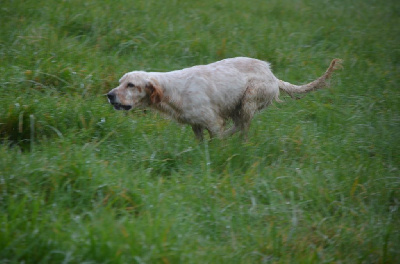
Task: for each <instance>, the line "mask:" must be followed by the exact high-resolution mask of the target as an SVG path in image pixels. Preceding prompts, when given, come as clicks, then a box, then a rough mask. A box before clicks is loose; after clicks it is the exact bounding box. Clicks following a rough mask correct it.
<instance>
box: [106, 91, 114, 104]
mask: <svg viewBox="0 0 400 264" xmlns="http://www.w3.org/2000/svg"><path fill="white" fill-rule="evenodd" d="M107 97H108V100H109V101H110V103H113V102H114V101H115V94H113V93H108V94H107Z"/></svg>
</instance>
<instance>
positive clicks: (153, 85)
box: [146, 79, 163, 104]
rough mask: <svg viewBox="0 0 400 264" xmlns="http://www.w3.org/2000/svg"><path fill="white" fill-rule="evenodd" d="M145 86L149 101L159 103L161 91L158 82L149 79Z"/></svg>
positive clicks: (161, 96)
mask: <svg viewBox="0 0 400 264" xmlns="http://www.w3.org/2000/svg"><path fill="white" fill-rule="evenodd" d="M146 88H147V89H148V91H149V95H150V101H151V103H152V104H158V103H160V102H161V100H162V98H163V91H162V89H161V86H160V84H159V83H158V82H157V81H156V80H154V79H151V80H150V81H149V82H148V83H147V85H146Z"/></svg>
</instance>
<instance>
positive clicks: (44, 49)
mask: <svg viewBox="0 0 400 264" xmlns="http://www.w3.org/2000/svg"><path fill="white" fill-rule="evenodd" d="M399 13H400V4H399V3H398V1H394V0H393V1H392V0H388V1H384V2H383V1H374V0H366V1H360V0H340V1H329V0H324V1H316V0H301V1H289V0H279V1H278V0H270V1H261V0H254V1H250V2H249V1H243V0H238V1H225V0H223V1H217V2H216V1H211V0H203V1H179V0H175V1H164V2H162V1H154V0H147V1H141V0H140V1H128V0H118V1H108V0H99V1H85V2H82V1H74V0H71V1H52V0H50V1H42V0H36V1H30V0H28V1H2V3H1V7H0V22H1V27H0V62H1V63H0V89H1V93H0V138H1V145H0V222H1V224H0V262H1V263H396V261H398V259H400V246H399V245H400V234H399V229H398V226H400V213H399V204H400V177H399V164H400V158H399V157H400V155H399V154H400V151H399V146H400V140H399V138H400V111H399V110H400V100H399V98H400V97H399V96H400V92H399V81H400V78H399V77H400V76H399V75H400V74H399V66H400V64H399V63H400V52H399V43H400V29H399V27H398V25H399V24H400V17H399ZM235 56H248V57H255V58H258V59H262V60H266V61H269V62H271V63H272V68H273V72H274V73H275V75H276V76H277V77H278V78H280V79H282V80H285V81H289V82H291V83H296V84H299V83H305V82H308V81H310V80H313V79H315V78H316V77H317V76H320V75H321V74H322V73H323V72H324V71H325V69H326V68H327V66H328V65H329V62H330V61H331V59H333V58H336V57H337V58H342V59H343V60H344V70H343V71H339V72H338V73H337V74H336V75H335V76H334V78H333V80H332V85H331V88H329V89H325V90H322V91H318V92H315V93H312V94H309V95H307V96H306V97H304V98H303V99H302V100H297V101H293V100H291V99H290V98H288V97H285V96H282V99H283V100H284V103H281V104H275V105H274V106H272V107H270V108H269V109H267V110H265V111H263V112H262V113H260V114H259V115H257V116H256V118H255V119H254V121H253V123H252V126H251V129H250V132H249V141H248V142H242V141H241V140H240V138H239V137H238V136H234V137H232V138H229V139H226V140H222V141H219V140H212V141H206V142H204V143H200V144H199V143H197V142H196V141H195V139H194V135H193V133H192V131H191V129H190V127H187V126H182V125H177V124H176V123H174V122H171V121H169V120H167V119H166V118H165V117H163V116H160V115H158V114H157V113H154V112H147V114H145V113H143V112H141V111H131V112H129V113H128V114H126V113H122V112H116V111H114V110H113V109H112V107H111V106H109V105H108V103H107V100H106V98H105V97H104V93H106V92H107V91H109V90H110V89H111V88H113V87H115V86H116V85H117V83H118V79H119V78H120V77H121V76H122V74H123V73H125V72H127V71H132V70H148V71H169V70H175V69H181V68H184V67H189V66H192V65H196V64H205V63H210V62H213V61H216V60H219V59H223V58H228V57H235Z"/></svg>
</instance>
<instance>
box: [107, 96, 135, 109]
mask: <svg viewBox="0 0 400 264" xmlns="http://www.w3.org/2000/svg"><path fill="white" fill-rule="evenodd" d="M107 98H108V101H109V102H110V104H112V106H114V108H115V110H130V109H131V108H132V106H130V105H123V104H121V103H120V102H118V100H117V96H116V95H115V94H114V93H108V94H107Z"/></svg>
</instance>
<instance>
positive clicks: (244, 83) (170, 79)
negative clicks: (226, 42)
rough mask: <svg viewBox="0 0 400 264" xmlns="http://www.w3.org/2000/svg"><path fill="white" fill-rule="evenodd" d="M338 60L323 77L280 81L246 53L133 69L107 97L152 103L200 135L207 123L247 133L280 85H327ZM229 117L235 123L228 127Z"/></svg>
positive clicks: (216, 132) (118, 102) (122, 105)
mask: <svg viewBox="0 0 400 264" xmlns="http://www.w3.org/2000/svg"><path fill="white" fill-rule="evenodd" d="M340 62H341V61H340V60H339V59H334V60H332V62H331V64H330V66H329V68H328V69H327V71H326V72H325V73H324V74H323V75H322V76H321V77H319V78H318V79H316V80H315V81H313V82H310V83H308V84H304V85H294V84H290V83H288V82H284V81H281V80H279V79H278V78H276V77H275V76H274V75H273V74H272V72H271V70H270V66H269V63H267V62H265V61H261V60H257V59H252V58H245V57H238V58H231V59H225V60H221V61H218V62H214V63H211V64H208V65H199V66H194V67H190V68H186V69H183V70H176V71H171V72H144V71H133V72H129V73H126V74H125V75H124V76H122V78H121V79H120V80H119V86H118V87H116V88H114V89H112V90H111V91H110V92H109V93H108V94H107V97H108V100H109V102H110V103H111V104H112V105H113V106H114V108H115V109H117V110H121V109H123V110H129V109H132V108H145V107H151V108H153V109H156V110H158V111H160V112H162V113H164V114H166V115H168V116H170V117H172V118H173V119H175V120H177V121H178V122H180V123H184V124H189V125H191V126H192V129H193V132H194V134H195V135H196V138H197V139H199V140H202V139H203V130H204V129H206V130H207V131H208V132H209V134H210V137H225V136H230V135H232V134H234V133H235V132H237V131H239V130H240V131H241V132H242V133H243V135H244V137H247V132H248V129H249V126H250V122H251V120H252V118H253V116H254V114H255V113H256V112H257V111H259V110H261V109H263V108H266V107H267V106H268V105H270V104H271V103H272V102H273V101H274V100H277V101H279V99H278V96H279V90H282V91H284V92H286V93H288V94H289V95H290V96H292V95H293V94H294V93H307V92H309V91H313V90H316V89H320V88H323V87H325V86H326V85H327V83H326V80H327V79H328V78H329V77H330V76H331V74H332V72H333V71H334V70H336V69H338V68H339V66H340ZM230 119H231V120H232V121H233V125H232V126H231V127H230V128H229V129H225V124H226V123H227V121H228V120H230Z"/></svg>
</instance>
